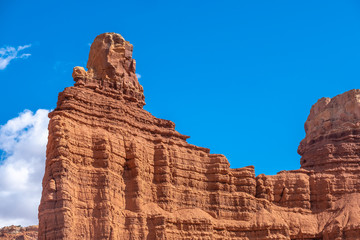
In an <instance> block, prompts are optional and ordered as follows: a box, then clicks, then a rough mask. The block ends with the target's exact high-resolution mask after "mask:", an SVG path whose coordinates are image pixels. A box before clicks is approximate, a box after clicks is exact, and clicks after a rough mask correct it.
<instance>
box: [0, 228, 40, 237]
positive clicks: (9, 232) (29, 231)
mask: <svg viewBox="0 0 360 240" xmlns="http://www.w3.org/2000/svg"><path fill="white" fill-rule="evenodd" d="M37 239H38V226H29V227H21V226H14V225H11V226H8V227H3V228H0V240H37Z"/></svg>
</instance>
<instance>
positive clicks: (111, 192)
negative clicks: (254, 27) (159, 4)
mask: <svg viewBox="0 0 360 240" xmlns="http://www.w3.org/2000/svg"><path fill="white" fill-rule="evenodd" d="M131 52H132V45H131V44H129V43H128V42H126V41H125V40H124V39H123V38H122V37H121V36H120V35H118V34H115V33H105V34H102V35H100V36H98V37H97V38H96V39H95V41H94V43H93V45H92V46H91V50H90V55H89V62H88V66H87V67H88V71H85V69H83V68H81V67H76V68H74V73H73V77H74V80H75V82H76V83H75V86H74V87H69V88H66V89H65V90H64V91H63V92H62V93H60V94H59V100H58V104H57V108H56V109H55V110H54V111H53V112H51V113H50V114H49V116H50V119H51V120H50V123H49V141H48V146H47V157H46V158H47V159H46V171H45V175H44V179H43V193H42V200H41V204H40V206H39V239H44V240H45V239H47V240H49V239H357V238H360V237H359V236H360V220H359V217H358V216H359V199H360V193H359V191H360V178H359V176H360V175H359V174H358V173H359V170H360V168H359V167H358V165H357V164H356V154H357V151H356V146H357V145H358V142H359V141H358V142H357V138H356V136H357V132H356V129H359V128H357V127H356V126H357V125H356V124H357V120H356V119H360V116H358V115H357V113H356V111H357V110H356V109H357V102H356V101H357V97H356V96H357V92H358V90H355V91H350V92H348V93H345V94H343V95H339V96H337V97H335V98H333V99H332V100H330V99H325V100H320V101H319V102H318V103H317V104H315V105H314V106H313V108H312V110H311V114H310V116H309V118H308V120H307V123H306V127H305V128H306V132H307V135H306V138H305V139H304V140H303V141H302V142H301V144H300V147H299V153H300V154H301V155H302V160H301V161H302V168H301V169H299V170H296V171H283V172H280V173H279V174H277V175H275V176H266V175H263V174H262V175H259V176H258V177H255V172H254V167H253V166H249V167H244V168H240V169H230V168H229V167H230V164H229V162H228V161H227V159H226V158H225V157H224V156H223V155H219V154H210V153H209V152H210V151H209V149H206V148H201V147H197V146H194V145H191V144H188V143H187V142H186V139H187V138H188V136H185V135H182V134H180V133H178V132H177V131H176V130H175V124H174V123H173V122H171V121H168V120H163V119H158V118H156V117H154V116H152V115H151V114H150V113H148V112H147V111H145V110H143V109H142V106H143V105H144V104H145V103H144V95H143V90H142V87H141V85H140V84H139V83H138V81H137V78H136V75H135V61H134V60H133V59H132V56H131ZM341 96H343V97H341ZM337 99H339V100H337ZM345 106H348V107H347V108H346V110H341V109H342V108H344V107H345ZM354 109H355V110H354ZM353 111H355V112H353ZM343 112H344V114H345V115H346V117H344V116H343V115H344V114H343ZM329 122H330V123H331V124H330V125H329ZM349 123H351V124H353V125H351V127H350V128H347V126H348V124H349ZM348 129H350V132H351V134H350V133H349V131H348ZM333 133H335V134H333ZM348 133H349V134H348ZM341 143H345V145H341ZM329 145H332V146H331V147H330V146H329ZM353 147H355V148H353ZM328 149H335V150H334V151H333V152H329V151H328ZM351 149H353V150H352V151H351ZM334 153H335V154H334ZM331 154H332V155H331ZM357 163H358V164H359V158H357Z"/></svg>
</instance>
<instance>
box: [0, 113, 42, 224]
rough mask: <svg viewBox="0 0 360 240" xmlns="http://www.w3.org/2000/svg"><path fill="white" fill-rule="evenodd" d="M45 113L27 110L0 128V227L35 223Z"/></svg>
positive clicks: (39, 189)
mask: <svg viewBox="0 0 360 240" xmlns="http://www.w3.org/2000/svg"><path fill="white" fill-rule="evenodd" d="M48 113H49V111H48V110H44V109H39V110H37V111H36V113H35V114H34V113H33V112H31V111H29V110H25V111H24V112H22V113H20V115H19V116H18V117H16V118H13V119H11V120H9V121H8V122H7V123H6V124H5V125H3V126H0V151H2V158H1V159H0V227H3V226H8V225H12V224H13V225H19V224H20V225H22V226H28V225H34V224H38V220H37V208H38V206H39V203H40V197H41V189H42V187H41V181H42V177H43V175H44V169H45V150H46V143H47V136H48V130H47V126H48V122H49V119H48V116H47V115H48Z"/></svg>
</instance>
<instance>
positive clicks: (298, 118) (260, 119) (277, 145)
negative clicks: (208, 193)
mask: <svg viewBox="0 0 360 240" xmlns="http://www.w3.org/2000/svg"><path fill="white" fill-rule="evenodd" d="M0 23H1V33H0V36H1V37H0V48H1V49H2V51H3V52H4V51H5V50H6V49H9V47H13V48H14V49H15V52H16V53H17V55H16V57H14V58H13V59H12V60H11V61H10V63H9V64H8V65H6V67H5V68H3V69H1V70H0V81H1V88H0V93H1V94H0V108H1V115H0V125H5V124H6V123H7V121H8V120H9V119H13V118H16V117H18V116H19V113H21V112H23V111H24V110H25V109H29V110H31V111H32V112H34V113H35V112H36V111H37V110H38V109H54V108H55V106H56V102H57V95H58V92H60V91H62V90H63V89H64V88H65V87H68V86H72V85H73V80H72V77H71V73H72V68H73V67H74V66H84V67H85V66H86V62H87V58H88V53H89V43H91V42H92V41H93V39H94V38H95V37H96V36H97V35H99V34H101V33H103V32H117V33H120V34H121V35H122V36H123V37H124V38H125V39H126V40H128V41H130V42H131V43H132V44H133V45H134V54H133V57H134V58H135V59H136V61H137V72H138V74H140V75H141V78H140V83H141V84H142V85H143V86H144V90H145V97H146V103H147V105H146V106H145V109H146V110H148V111H150V112H151V113H152V114H153V115H155V116H156V117H159V118H164V119H169V120H172V121H173V122H175V124H176V129H177V130H178V131H179V132H181V133H183V134H186V135H190V136H191V138H190V139H189V140H188V142H190V143H192V144H196V145H199V146H203V147H208V148H210V149H211V152H212V153H222V154H224V155H225V156H226V157H227V158H228V160H229V162H230V164H231V167H234V168H237V167H243V166H247V165H255V170H256V174H260V173H266V174H276V172H278V171H280V170H291V169H297V168H299V166H300V165H299V156H298V154H297V146H298V144H299V142H300V140H301V139H302V138H303V137H304V134H305V133H304V127H303V126H304V122H305V120H306V118H307V116H308V114H309V111H310V108H311V106H312V104H314V103H315V102H316V101H317V100H318V99H319V98H321V97H333V96H335V95H337V94H340V93H342V92H345V91H348V90H350V89H354V88H359V76H360V72H359V63H360V44H359V43H360V31H359V27H360V4H359V3H358V2H356V1H346V0H345V1H66V0H65V1H61V2H59V1H37V2H36V3H34V2H33V1H16V0H14V1H1V3H0ZM19 47H20V49H19ZM25 47H26V48H25ZM21 48H24V49H21ZM18 50H19V51H18ZM0 54H1V51H0ZM7 54H8V53H7ZM24 54H25V55H24ZM4 57H5V55H4V56H2V58H3V59H4ZM0 67H1V66H0Z"/></svg>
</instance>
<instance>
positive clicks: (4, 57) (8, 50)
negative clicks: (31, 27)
mask: <svg viewBox="0 0 360 240" xmlns="http://www.w3.org/2000/svg"><path fill="white" fill-rule="evenodd" d="M29 47H31V44H28V45H24V46H18V47H17V48H15V47H5V48H0V70H4V69H5V68H6V67H7V66H8V65H9V64H10V61H11V60H14V59H16V58H22V59H26V58H28V57H30V56H31V54H30V53H23V54H21V55H20V54H19V52H20V51H22V50H24V49H26V48H29Z"/></svg>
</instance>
